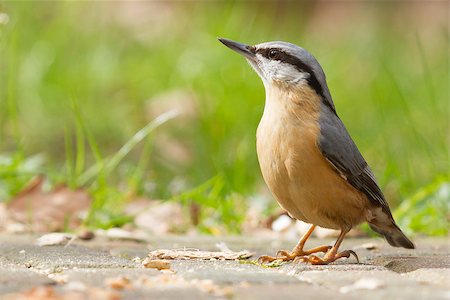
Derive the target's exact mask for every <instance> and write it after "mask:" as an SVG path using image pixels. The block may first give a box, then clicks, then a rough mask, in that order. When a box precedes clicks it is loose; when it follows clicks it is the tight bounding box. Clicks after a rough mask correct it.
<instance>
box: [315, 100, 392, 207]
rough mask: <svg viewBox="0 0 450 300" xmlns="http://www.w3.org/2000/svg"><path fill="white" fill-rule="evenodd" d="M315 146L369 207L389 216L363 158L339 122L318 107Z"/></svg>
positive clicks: (336, 117)
mask: <svg viewBox="0 0 450 300" xmlns="http://www.w3.org/2000/svg"><path fill="white" fill-rule="evenodd" d="M319 124H320V137H319V140H318V146H319V149H320V151H321V152H322V154H323V155H324V156H325V158H326V159H327V160H328V161H329V162H330V163H331V165H332V166H333V167H334V168H335V169H336V170H337V171H338V172H339V174H340V175H341V176H342V177H344V178H345V179H346V180H347V181H348V182H349V183H350V184H351V185H352V186H353V187H355V188H356V189H358V190H359V191H361V192H363V193H364V194H365V195H366V196H367V197H368V198H369V200H370V201H372V203H374V204H375V205H379V206H381V207H382V208H383V210H384V211H385V212H386V213H388V215H390V216H392V214H391V211H390V209H389V205H388V203H387V202H386V199H385V198H384V196H383V193H382V192H381V189H380V187H379V186H378V184H377V182H376V180H375V176H374V175H373V173H372V171H371V170H370V167H369V166H368V165H367V162H366V161H365V160H364V157H363V156H362V155H361V153H360V152H359V150H358V147H357V146H356V145H355V142H353V140H352V138H351V137H350V135H349V133H348V132H347V129H346V128H345V126H344V124H343V123H342V121H341V119H339V117H338V116H337V115H336V113H335V112H334V111H332V110H331V108H329V107H328V106H327V105H324V104H322V111H321V115H320V119H319Z"/></svg>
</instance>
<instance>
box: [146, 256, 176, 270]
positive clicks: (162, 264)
mask: <svg viewBox="0 0 450 300" xmlns="http://www.w3.org/2000/svg"><path fill="white" fill-rule="evenodd" d="M142 265H143V266H144V267H146V268H152V269H158V270H167V269H170V262H169V261H167V260H162V259H150V258H149V257H147V258H146V259H144V261H143V262H142Z"/></svg>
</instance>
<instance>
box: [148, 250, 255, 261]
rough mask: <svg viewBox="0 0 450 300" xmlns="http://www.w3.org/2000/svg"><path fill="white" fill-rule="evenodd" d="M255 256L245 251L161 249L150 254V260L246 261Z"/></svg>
mask: <svg viewBox="0 0 450 300" xmlns="http://www.w3.org/2000/svg"><path fill="white" fill-rule="evenodd" d="M252 255H253V253H251V252H250V251H247V250H243V251H239V252H233V251H201V250H176V249H173V250H170V249H159V250H155V251H152V252H150V253H149V254H148V257H149V258H150V259H201V260H210V259H221V260H235V259H246V258H249V257H251V256H252Z"/></svg>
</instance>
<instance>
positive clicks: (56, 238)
mask: <svg viewBox="0 0 450 300" xmlns="http://www.w3.org/2000/svg"><path fill="white" fill-rule="evenodd" d="M74 237H75V236H74V235H73V234H68V233H61V232H54V233H48V234H44V235H43V236H41V237H40V238H38V239H37V240H36V245H38V246H40V247H43V246H57V245H65V244H67V243H68V242H69V241H70V240H71V239H72V238H74Z"/></svg>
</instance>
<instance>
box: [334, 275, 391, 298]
mask: <svg viewBox="0 0 450 300" xmlns="http://www.w3.org/2000/svg"><path fill="white" fill-rule="evenodd" d="M383 286H384V283H383V282H382V281H381V280H379V279H376V278H361V279H360V280H358V281H356V282H355V283H353V284H351V285H346V286H343V287H341V288H340V289H339V292H340V293H342V294H347V293H350V292H353V291H357V290H375V289H377V288H380V287H383Z"/></svg>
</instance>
